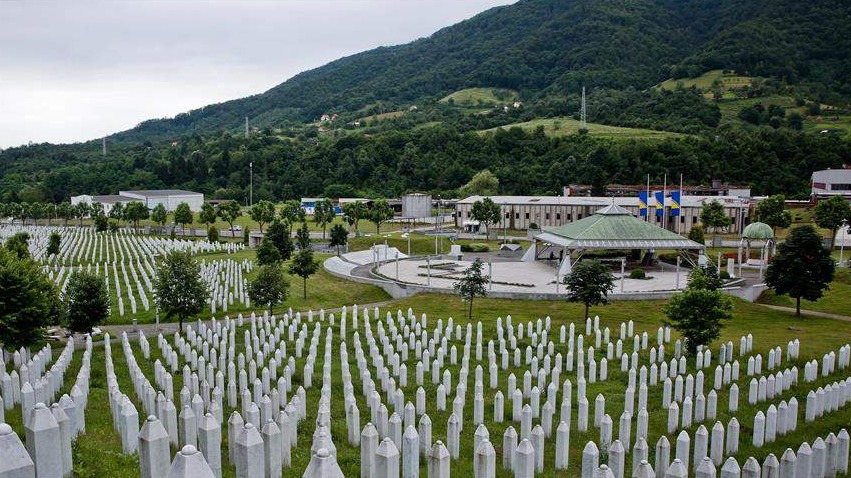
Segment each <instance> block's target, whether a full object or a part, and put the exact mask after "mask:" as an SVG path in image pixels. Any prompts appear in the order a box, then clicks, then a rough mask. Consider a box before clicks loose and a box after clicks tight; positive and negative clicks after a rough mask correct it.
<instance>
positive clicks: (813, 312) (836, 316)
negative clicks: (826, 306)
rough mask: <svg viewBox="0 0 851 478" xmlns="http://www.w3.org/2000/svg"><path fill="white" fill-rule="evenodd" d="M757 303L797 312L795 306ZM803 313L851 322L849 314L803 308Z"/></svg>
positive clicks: (762, 305) (766, 306) (769, 307)
mask: <svg viewBox="0 0 851 478" xmlns="http://www.w3.org/2000/svg"><path fill="white" fill-rule="evenodd" d="M756 305H759V306H761V307H765V308H767V309H771V310H780V311H783V312H791V313H793V314H794V313H795V308H794V307H783V306H781V305H769V304H756ZM801 315H809V316H810V317H821V318H823V319H834V320H842V321H845V322H851V317H849V316H847V315H840V314H831V313H829V312H819V311H817V310H806V309H801Z"/></svg>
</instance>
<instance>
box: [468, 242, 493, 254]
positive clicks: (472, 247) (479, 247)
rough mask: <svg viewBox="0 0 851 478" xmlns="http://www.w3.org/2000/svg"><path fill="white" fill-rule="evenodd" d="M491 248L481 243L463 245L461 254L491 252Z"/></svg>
mask: <svg viewBox="0 0 851 478" xmlns="http://www.w3.org/2000/svg"><path fill="white" fill-rule="evenodd" d="M489 251H490V247H489V246H488V245H487V244H484V243H481V242H474V243H472V244H461V252H489Z"/></svg>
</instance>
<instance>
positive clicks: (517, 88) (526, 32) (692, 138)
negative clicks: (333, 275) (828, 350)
mask: <svg viewBox="0 0 851 478" xmlns="http://www.w3.org/2000/svg"><path fill="white" fill-rule="evenodd" d="M849 24H851V2H842V1H838V0H815V1H809V2H799V1H797V0H716V1H712V2H710V1H708V0H630V1H624V0H521V1H519V2H518V3H516V4H514V5H510V6H506V7H499V8H494V9H492V10H489V11H487V12H484V13H482V14H480V15H478V16H476V17H474V18H471V19H469V20H467V21H464V22H461V23H459V24H457V25H453V26H450V27H447V28H444V29H442V30H440V31H438V32H436V33H435V34H433V35H432V36H430V37H428V38H424V39H421V40H418V41H415V42H412V43H410V44H407V45H401V46H395V47H386V48H378V49H375V50H371V51H367V52H364V53H360V54H357V55H353V56H350V57H347V58H342V59H339V60H337V61H334V62H331V63H329V64H327V65H325V66H323V67H320V68H317V69H314V70H311V71H307V72H304V73H302V74H299V75H297V76H295V77H294V78H292V79H290V80H288V81H286V82H284V83H282V84H280V85H278V86H276V87H274V88H272V89H271V90H269V91H267V92H265V93H262V94H258V95H255V96H252V97H249V98H243V99H239V100H234V101H229V102H226V103H222V104H217V105H210V106H207V107H205V108H201V109H199V110H194V111H192V112H189V113H185V114H181V115H178V116H177V117H175V118H172V119H163V120H150V121H147V122H145V123H142V124H141V125H139V126H138V127H137V128H134V129H132V130H129V131H125V132H122V133H118V134H116V135H113V136H112V137H110V138H108V146H109V147H108V154H107V155H106V156H103V155H102V154H101V152H100V142H99V141H91V142H87V143H78V144H71V145H50V144H41V145H32V146H29V147H20V148H11V149H8V150H5V151H2V152H0V200H6V201H59V200H62V199H65V198H67V197H68V196H70V195H74V194H81V193H115V192H116V191H117V190H119V189H122V188H158V187H180V188H186V189H195V190H199V191H202V192H204V193H206V194H208V195H212V196H215V197H221V198H233V199H237V200H245V199H246V197H247V189H248V184H249V177H248V175H249V168H248V164H249V163H252V162H253V163H254V184H255V190H254V191H255V198H269V199H284V198H292V197H299V196H309V195H320V194H327V195H330V196H355V195H358V196H370V195H373V196H375V195H396V194H400V193H402V192H404V191H408V190H430V191H435V192H440V193H443V194H450V195H451V194H454V193H455V191H456V189H457V188H458V187H460V186H461V185H463V184H464V183H465V182H466V181H468V180H469V179H470V177H471V176H472V175H473V174H475V173H476V172H478V171H480V170H482V169H485V168H489V169H491V170H492V171H493V172H494V173H496V174H497V176H498V177H499V179H500V185H501V186H500V189H501V191H500V192H502V193H505V194H534V193H550V194H552V193H558V192H559V191H560V190H561V187H562V186H563V185H565V184H567V183H592V184H595V185H598V186H602V185H604V184H606V183H608V182H619V183H629V182H643V181H644V180H645V179H646V175H647V174H650V175H651V179H652V180H653V181H660V182H661V179H662V176H663V175H664V174H668V175H669V176H671V177H676V176H678V175H679V174H680V173H685V174H686V181H687V182H691V183H701V182H702V183H706V182H708V181H709V180H710V179H712V178H719V179H723V180H726V181H730V182H735V183H745V184H751V185H752V186H753V187H754V191H755V192H756V193H757V194H770V193H779V192H782V193H785V194H787V195H788V196H803V195H806V194H807V191H808V182H809V177H810V174H811V172H812V170H814V169H820V168H825V167H841V166H842V165H843V164H844V163H848V162H849V161H851V111H849V106H848V105H849V101H850V100H851V66H849V65H851V62H849V61H848V60H849V58H848V55H849V52H851V37H849V36H848V35H847V32H846V28H845V26H847V25H849ZM708 70H713V72H712V74H711V75H709V74H707V75H704V73H705V72H707V71H708ZM693 77H697V78H693ZM710 79H711V80H710ZM663 80H669V81H665V82H664V85H666V86H665V87H662V86H661V83H662V82H663ZM582 86H585V87H586V89H587V100H588V120H589V122H592V123H594V127H592V128H590V131H588V132H585V131H578V130H577V129H576V126H575V124H576V123H575V121H574V120H575V119H578V117H579V116H578V112H579V102H580V97H579V92H580V91H581V87H582ZM465 88H475V90H473V91H475V92H477V93H476V95H473V96H469V97H470V98H478V100H466V101H462V102H458V104H455V101H454V99H452V98H453V97H451V96H450V95H451V94H452V93H454V92H457V91H458V90H462V89H465ZM447 97H449V98H447ZM458 97H459V98H461V97H465V96H464V95H459V96H458ZM441 99H443V101H441ZM323 114H329V115H333V116H332V118H331V119H328V120H324V121H320V120H319V118H320V116H322V115H323ZM246 117H248V118H249V121H250V124H251V126H252V133H251V135H250V137H249V138H244V137H243V135H242V133H241V129H242V125H243V124H244V121H245V118H246ZM560 118H564V121H562V120H560ZM543 119H547V121H546V122H544V121H543ZM539 120H540V121H539ZM536 124H540V125H541V126H539V127H537V128H536V127H535V125H536ZM544 124H546V125H547V126H546V127H545V126H543V125H544ZM515 125H517V126H522V127H523V128H525V129H521V128H519V127H518V128H515V127H514V126H515ZM530 125H532V126H530ZM605 126H617V127H622V128H621V129H618V134H617V135H616V137H613V136H612V135H609V136H607V135H606V134H605V131H606V128H605ZM500 128H501V129H500ZM625 128H626V129H625ZM628 128H637V129H636V130H635V131H634V134H631V133H630V130H629V129H628ZM610 129H611V128H610ZM648 130H653V131H649V132H650V133H654V134H652V135H651V134H647V132H648ZM659 131H661V132H664V133H665V134H655V133H656V132H659Z"/></svg>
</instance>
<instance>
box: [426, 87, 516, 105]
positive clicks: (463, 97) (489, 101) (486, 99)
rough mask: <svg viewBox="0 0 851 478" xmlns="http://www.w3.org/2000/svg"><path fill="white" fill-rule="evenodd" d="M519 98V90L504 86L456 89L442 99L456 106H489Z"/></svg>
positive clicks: (511, 101) (443, 101) (442, 101)
mask: <svg viewBox="0 0 851 478" xmlns="http://www.w3.org/2000/svg"><path fill="white" fill-rule="evenodd" d="M516 98H517V92H516V91H513V90H507V89H502V88H467V89H464V90H459V91H456V92H454V93H452V94H450V95H447V96H445V97H444V98H442V99H441V100H440V102H441V103H446V104H448V103H449V100H452V102H453V103H454V104H455V105H456V106H488V105H497V104H506V103H513V102H514V100H515V99H516Z"/></svg>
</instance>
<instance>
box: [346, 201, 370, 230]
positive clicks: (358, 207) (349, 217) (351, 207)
mask: <svg viewBox="0 0 851 478" xmlns="http://www.w3.org/2000/svg"><path fill="white" fill-rule="evenodd" d="M368 213H369V211H368V210H367V208H366V204H364V203H363V202H361V201H355V202H347V203H346V204H343V215H344V216H345V218H346V223H348V225H349V226H352V227H354V228H355V233H357V230H358V222H359V221H360V220H361V219H364V218H366V217H367V215H368Z"/></svg>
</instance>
